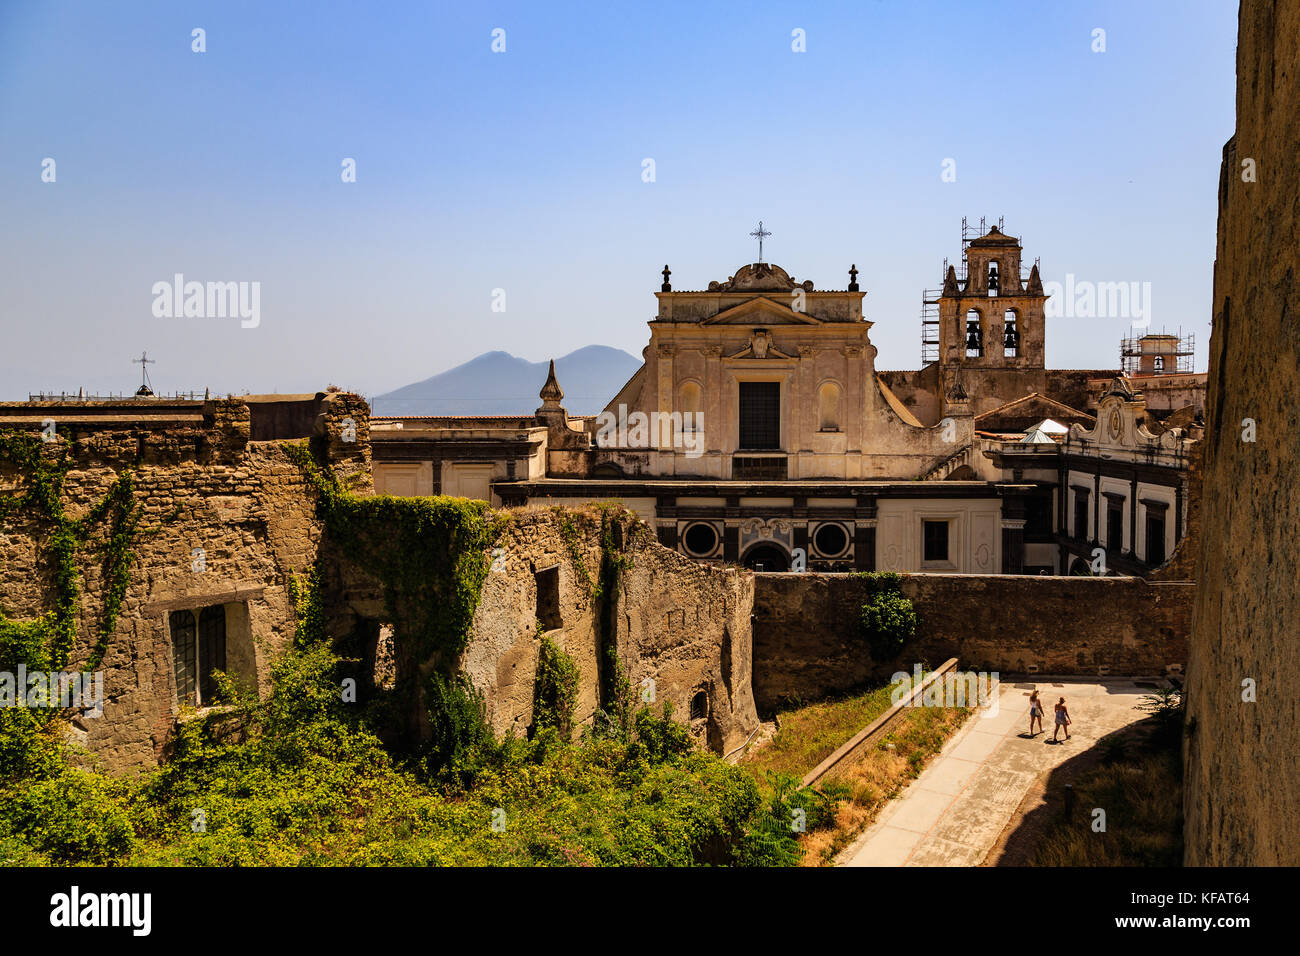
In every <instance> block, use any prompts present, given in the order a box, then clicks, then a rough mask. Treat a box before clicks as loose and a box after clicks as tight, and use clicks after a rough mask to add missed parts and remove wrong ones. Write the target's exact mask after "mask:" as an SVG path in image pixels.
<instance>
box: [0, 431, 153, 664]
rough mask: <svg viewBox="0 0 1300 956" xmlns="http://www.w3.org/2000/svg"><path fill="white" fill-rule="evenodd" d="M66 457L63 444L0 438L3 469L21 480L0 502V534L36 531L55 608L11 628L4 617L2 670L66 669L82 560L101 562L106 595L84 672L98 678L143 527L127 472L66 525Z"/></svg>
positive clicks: (25, 436) (9, 435)
mask: <svg viewBox="0 0 1300 956" xmlns="http://www.w3.org/2000/svg"><path fill="white" fill-rule="evenodd" d="M69 451H70V450H69V447H68V445H67V443H66V442H64V441H63V440H62V439H59V440H57V441H53V442H46V441H44V440H43V439H42V438H41V437H40V436H38V435H35V434H32V433H29V432H14V431H6V432H0V464H4V465H6V466H8V467H9V468H12V469H13V470H14V471H15V472H16V473H17V476H18V479H19V482H20V489H21V490H20V491H18V492H17V493H11V494H4V495H0V527H3V526H4V525H5V524H7V523H8V522H9V520H10V519H11V518H17V517H20V516H21V517H26V518H27V519H28V520H29V521H31V522H32V523H33V525H34V527H35V529H36V532H37V533H38V534H40V535H42V536H43V538H44V549H43V554H42V557H41V560H42V561H43V562H44V563H45V564H46V565H47V567H48V574H49V581H50V583H51V585H52V591H53V594H52V598H51V604H52V607H51V608H50V610H49V611H47V612H46V613H45V614H43V615H41V616H40V617H38V618H36V619H34V620H30V621H12V620H10V619H9V618H7V617H6V616H5V615H4V612H3V609H0V667H3V668H4V669H10V670H12V669H13V668H14V667H15V666H17V664H19V663H23V664H26V665H27V666H28V667H29V668H32V669H40V670H61V669H63V668H64V667H66V666H67V664H68V660H69V657H70V656H71V654H72V649H73V646H74V644H75V643H76V639H77V620H78V617H79V616H80V613H81V570H80V568H79V566H78V563H77V559H78V555H79V554H80V553H82V552H91V553H95V554H98V555H99V561H100V574H101V577H102V580H103V594H104V602H103V607H102V608H101V610H100V614H99V618H98V628H97V630H98V633H97V635H96V638H95V643H94V644H93V645H92V646H91V648H90V652H89V655H88V657H87V659H86V661H85V662H84V664H83V667H84V668H85V669H87V670H94V669H95V668H96V667H98V666H99V663H100V662H101V661H102V660H103V658H104V654H105V653H106V652H107V650H108V641H109V638H110V637H111V636H112V634H113V630H114V629H115V628H116V627H117V618H118V615H119V613H120V612H121V609H122V601H123V599H124V598H125V597H126V589H127V586H128V584H129V583H130V572H131V562H132V559H133V553H132V551H131V542H132V540H133V538H134V537H135V535H136V533H137V531H138V526H139V520H140V509H139V506H138V505H137V504H136V501H135V483H134V478H133V476H132V474H131V472H130V470H124V471H122V472H121V473H120V474H118V475H117V477H116V479H115V480H114V482H113V484H112V486H111V487H110V488H109V489H108V491H107V492H106V493H105V495H104V497H103V498H101V499H100V500H99V501H98V502H97V503H96V504H95V505H94V506H92V507H91V509H90V510H89V511H88V512H87V513H86V515H85V516H84V517H82V518H80V519H72V518H69V517H68V516H67V515H66V514H65V513H64V510H63V482H64V479H65V478H66V477H67V474H68V471H69V469H70V468H71V467H72V459H71V456H70V454H69ZM101 529H102V530H101Z"/></svg>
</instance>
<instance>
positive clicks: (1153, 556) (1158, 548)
mask: <svg viewBox="0 0 1300 956" xmlns="http://www.w3.org/2000/svg"><path fill="white" fill-rule="evenodd" d="M1164 563H1165V519H1164V516H1163V515H1153V514H1148V515H1147V564H1150V565H1152V566H1155V565H1157V564H1164Z"/></svg>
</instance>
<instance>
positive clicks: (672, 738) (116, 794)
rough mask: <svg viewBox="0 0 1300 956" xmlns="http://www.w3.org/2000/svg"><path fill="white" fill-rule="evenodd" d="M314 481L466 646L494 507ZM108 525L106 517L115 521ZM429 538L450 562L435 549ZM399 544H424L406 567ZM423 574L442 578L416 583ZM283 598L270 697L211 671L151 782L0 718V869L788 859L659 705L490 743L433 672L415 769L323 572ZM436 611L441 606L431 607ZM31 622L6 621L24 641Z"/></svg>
mask: <svg viewBox="0 0 1300 956" xmlns="http://www.w3.org/2000/svg"><path fill="white" fill-rule="evenodd" d="M304 464H306V463H304ZM304 470H306V469H304ZM311 473H312V472H309V474H311ZM314 474H315V480H316V481H318V482H319V485H318V487H319V489H320V490H321V491H322V502H321V507H322V512H323V513H324V514H325V515H326V521H327V525H328V527H329V528H330V529H331V533H333V534H336V535H337V536H338V537H337V538H336V540H338V541H339V543H340V546H342V547H344V548H345V549H347V550H349V551H351V553H352V554H353V555H355V556H356V557H355V558H354V560H361V561H364V562H367V565H366V566H367V567H370V568H371V569H373V570H374V571H375V573H376V575H377V577H379V579H380V580H381V582H382V583H383V584H384V587H385V590H386V592H388V593H386V598H387V599H388V600H390V601H391V606H392V607H393V608H395V609H396V610H397V611H399V612H405V613H406V614H407V615H409V616H408V617H407V618H405V619H404V620H405V626H406V627H407V629H408V630H407V633H408V634H409V635H411V636H412V637H414V639H416V640H420V641H424V642H426V643H425V644H424V645H422V646H424V647H425V648H426V649H429V650H430V651H431V656H433V657H435V658H438V657H439V656H440V655H441V657H442V659H443V660H447V659H449V656H450V655H451V654H452V652H454V651H456V650H458V649H459V648H460V647H463V646H464V645H463V640H464V637H465V635H466V634H467V631H468V625H469V621H470V620H471V619H472V616H473V608H474V607H475V606H476V604H477V594H478V588H479V587H480V586H481V584H482V581H483V577H484V576H485V575H486V573H487V560H486V554H485V552H486V550H487V548H488V546H489V545H490V543H491V542H492V541H493V540H494V537H493V533H492V531H493V525H492V522H491V520H490V516H488V515H486V514H485V513H484V509H483V508H481V507H479V506H477V505H473V504H470V503H467V502H463V501H456V502H452V501H442V500H438V499H432V500H430V499H424V500H420V499H412V500H410V501H409V502H408V503H406V504H405V505H401V504H394V503H393V502H392V501H391V500H389V501H384V500H382V499H376V500H375V501H373V502H368V501H367V500H356V499H352V498H351V496H349V495H346V493H345V492H343V491H341V490H340V489H338V487H337V484H336V483H334V482H333V481H332V479H330V478H329V477H328V476H327V475H325V474H322V473H320V472H319V470H317V471H315V472H314ZM120 491H121V489H120V488H119V492H120ZM118 500H121V499H118ZM11 504H12V502H7V503H6V507H9V506H10V505H11ZM112 513H113V508H112V507H109V508H106V510H105V511H104V516H108V515H110V514H112ZM391 522H397V523H398V525H400V527H393V526H391V525H390V523H391ZM128 526H129V523H128V522H127V521H126V520H125V519H123V520H121V521H118V522H116V523H115V522H113V521H110V522H109V525H108V527H109V528H110V529H114V528H115V529H117V530H116V531H115V532H114V533H113V534H110V535H109V539H110V540H111V539H112V538H113V537H115V536H116V535H117V534H121V533H123V531H124V529H125V528H127V527H128ZM381 533H386V534H387V543H386V545H385V547H386V548H387V549H389V550H391V551H393V552H395V553H396V554H397V555H400V556H403V557H405V558H407V559H408V560H410V561H411V562H412V564H413V565H414V567H412V568H410V569H409V570H408V569H401V568H397V567H395V566H393V565H391V564H386V563H384V562H385V561H386V560H388V559H385V558H383V557H382V556H378V555H374V554H373V552H374V551H377V550H381V549H380V548H379V540H378V538H377V536H378V535H379V534H381ZM615 537H616V535H615V533H614V532H612V531H611V533H610V537H609V538H608V540H607V542H606V539H605V538H602V541H603V542H606V543H604V544H603V545H602V546H603V547H604V548H606V549H607V550H608V551H609V552H610V553H609V558H608V560H602V567H603V568H604V570H603V572H602V577H603V580H605V581H607V582H608V583H609V584H610V588H609V591H607V592H605V593H607V594H614V593H615V592H616V590H617V580H616V578H617V569H618V568H619V567H621V566H622V565H621V563H620V562H621V560H622V554H621V550H620V548H618V547H615V546H614V545H615V544H616V542H615ZM424 538H428V539H430V540H429V541H426V540H423V539H424ZM430 541H432V542H433V543H430ZM437 544H441V545H443V546H444V547H445V550H444V551H442V552H441V553H438V554H435V553H433V551H434V549H435V547H436V546H437ZM404 547H409V548H411V552H410V553H409V554H406V555H402V549H403V548H404ZM372 558H373V559H374V560H373V561H372V560H371V559H372ZM471 559H472V560H471ZM421 574H425V575H432V576H433V577H434V578H435V579H436V580H434V581H433V582H429V581H428V580H427V579H419V580H417V577H418V576H419V575H421ZM111 580H113V578H112V577H111V576H108V575H106V577H105V581H106V582H108V581H111ZM106 586H111V584H110V585H106ZM292 593H293V600H294V605H295V608H296V609H297V618H298V619H297V629H296V634H295V640H294V642H293V647H292V648H291V649H290V650H289V651H288V652H287V653H286V655H285V656H284V657H283V658H282V659H280V660H278V661H276V662H275V663H274V664H273V665H272V668H271V680H270V691H269V693H268V694H267V695H266V696H265V697H262V698H258V697H256V696H254V695H252V694H250V693H247V692H246V691H244V690H243V689H242V688H240V687H239V686H237V685H236V684H235V683H233V682H232V681H230V680H228V679H226V678H225V677H220V678H219V680H220V683H221V691H222V695H223V699H225V700H227V701H228V702H229V706H228V707H223V708H221V709H219V710H212V711H208V712H205V713H200V714H198V715H195V716H194V717H193V718H191V719H188V720H186V721H183V722H182V723H180V724H179V726H178V727H177V728H176V730H175V732H174V734H173V736H172V738H171V740H170V743H169V748H168V752H167V754H166V759H165V761H164V763H163V764H162V765H161V766H160V767H159V768H157V769H155V770H152V771H149V772H146V773H143V774H141V775H139V776H137V777H132V778H127V779H117V778H114V777H110V776H108V775H106V774H103V773H100V772H98V771H96V770H94V769H88V768H87V767H86V766H78V765H84V764H87V759H86V757H85V755H80V756H78V757H77V758H76V759H75V760H74V759H72V748H70V746H69V745H68V744H67V743H65V742H64V741H63V740H62V739H61V737H60V735H59V733H58V728H57V722H54V721H50V720H48V719H42V717H41V715H40V714H39V713H38V712H33V711H30V710H27V709H25V708H5V709H4V712H3V713H0V861H3V862H4V863H7V864H13V863H17V864H30V865H63V864H87V863H90V864H109V865H147V866H167V865H182V866H193V865H219V866H234V865H283V866H287V865H378V864H400V865H414V866H419V865H643V866H651V865H653V866H678V865H682V866H684V865H697V864H703V863H710V864H748V865H773V864H781V863H788V862H791V860H792V859H793V855H792V851H791V849H790V846H789V845H788V844H792V843H793V841H794V833H793V832H791V833H789V834H788V835H787V834H784V832H783V831H781V830H780V829H779V828H773V827H771V826H770V825H769V823H770V821H769V820H768V819H767V817H766V816H765V814H766V813H767V812H768V809H769V808H768V807H767V806H766V805H765V802H764V800H763V798H762V797H761V795H760V792H759V790H758V787H757V785H756V784H755V782H754V780H753V779H752V778H751V777H750V776H749V775H748V774H746V773H745V772H744V771H743V770H741V769H739V768H736V767H733V766H730V765H729V764H727V763H726V762H725V761H723V760H721V759H719V758H717V757H715V756H712V755H710V754H707V753H704V752H701V751H700V750H698V749H697V748H696V746H695V745H694V743H693V741H692V740H691V738H690V735H689V732H688V731H687V729H686V728H685V727H684V726H682V725H681V724H678V723H676V722H674V721H672V720H671V714H670V712H669V711H668V710H667V709H666V708H665V710H664V712H663V714H662V716H660V715H657V714H653V713H651V712H650V711H649V710H648V709H644V708H643V709H642V710H641V711H639V712H636V713H631V708H630V704H629V705H628V711H629V714H630V716H629V719H628V722H627V727H628V729H627V732H626V734H625V735H622V736H620V737H618V738H615V739H610V738H604V737H601V736H599V735H595V734H592V735H588V736H587V737H586V739H584V740H583V741H581V742H579V743H576V744H575V743H571V742H569V741H567V740H564V739H562V738H561V736H560V734H559V732H558V727H554V726H550V723H549V721H547V720H544V722H543V723H544V726H542V727H540V728H539V729H538V730H537V732H536V733H535V734H534V735H533V737H532V739H529V740H521V739H517V738H515V737H513V736H507V737H506V739H505V740H503V741H497V740H495V739H494V738H493V737H492V736H491V735H490V734H489V733H487V731H486V727H485V723H484V720H483V713H482V701H481V700H480V699H478V698H477V696H476V695H475V694H474V693H473V691H472V688H470V687H469V686H468V684H466V683H465V682H464V681H463V679H461V678H458V677H454V676H452V675H450V674H448V673H444V672H442V671H440V670H438V669H434V671H433V672H432V674H431V675H430V676H429V678H428V684H427V687H426V702H427V703H428V704H429V705H430V706H429V709H430V714H429V717H430V723H431V724H432V728H433V740H432V741H431V742H430V743H429V745H428V748H427V751H426V753H425V754H424V759H421V760H414V761H412V760H404V761H402V762H400V763H399V762H398V761H396V760H394V758H393V756H392V755H390V752H389V751H388V750H387V749H386V748H385V746H384V744H383V743H382V742H381V741H380V739H379V738H378V737H377V736H376V735H375V733H374V732H373V731H372V728H371V725H370V715H369V713H368V711H367V710H365V709H364V708H361V707H358V706H356V705H355V704H352V703H348V702H347V701H346V700H345V695H344V694H342V693H341V676H342V674H343V664H344V662H343V661H342V660H341V659H340V657H339V656H338V654H337V652H336V650H335V648H334V646H333V645H334V642H333V641H332V640H331V639H330V635H328V634H327V632H326V616H325V607H324V603H323V601H324V597H323V594H322V588H321V580H320V575H319V574H318V573H313V574H311V575H310V576H308V577H307V579H306V580H303V581H295V582H294V583H293V585H292ZM436 601H446V602H447V603H448V604H449V605H450V606H451V611H450V613H448V614H447V615H446V616H445V617H443V616H439V615H438V614H437V609H436V606H435V602H436ZM398 620H402V619H401V618H400V617H399V615H397V614H395V615H394V621H395V622H397V621H398ZM30 624H31V622H25V623H24V624H21V625H16V626H14V628H11V630H14V631H15V633H18V632H22V633H23V634H26V633H27V631H32V627H31V626H28V625H30ZM24 628H26V630H24ZM33 633H34V631H33ZM42 633H44V632H42ZM20 636H21V635H20ZM28 636H30V635H28ZM20 643H21V641H20ZM41 647H42V648H47V645H44V644H42V645H41ZM47 649H48V648H47ZM548 671H549V672H551V673H552V674H553V675H554V676H553V679H552V678H547V681H546V683H547V684H548V686H551V687H553V688H554V689H553V690H552V691H547V692H546V694H545V695H544V696H546V697H547V698H549V699H553V700H554V701H555V703H556V707H555V708H553V711H552V712H553V713H554V712H558V713H559V714H561V715H562V714H563V712H564V711H565V710H566V709H567V708H568V707H569V704H568V703H567V700H568V698H569V697H570V692H569V691H568V690H567V689H566V688H567V687H568V685H569V679H568V678H567V677H566V676H565V674H566V673H567V668H566V667H565V666H564V664H563V661H562V660H561V659H560V658H559V657H558V655H552V656H551V658H550V664H549V665H548ZM629 697H630V695H629ZM560 722H562V721H560V720H557V721H556V723H560Z"/></svg>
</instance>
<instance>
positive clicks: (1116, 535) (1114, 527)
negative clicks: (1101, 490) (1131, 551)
mask: <svg viewBox="0 0 1300 956" xmlns="http://www.w3.org/2000/svg"><path fill="white" fill-rule="evenodd" d="M1106 547H1107V548H1109V549H1110V550H1112V551H1122V550H1123V549H1124V506H1123V505H1121V504H1119V503H1118V502H1114V501H1112V502H1111V503H1110V504H1109V505H1107V507H1106Z"/></svg>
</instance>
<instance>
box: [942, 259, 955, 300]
mask: <svg viewBox="0 0 1300 956" xmlns="http://www.w3.org/2000/svg"><path fill="white" fill-rule="evenodd" d="M957 293H958V288H957V269H956V267H955V266H949V267H948V274H947V275H946V276H944V277H943V294H944V295H945V296H955V295H957Z"/></svg>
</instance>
